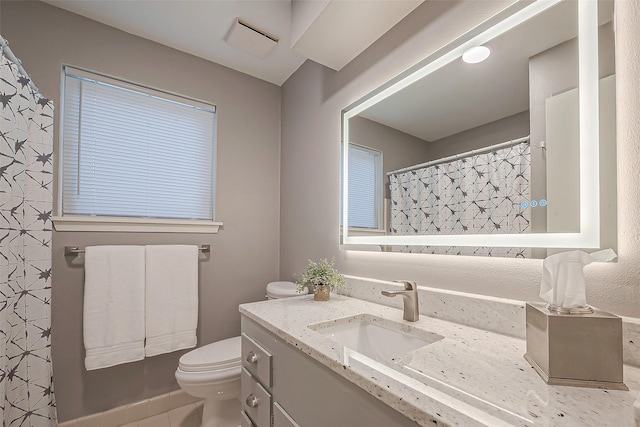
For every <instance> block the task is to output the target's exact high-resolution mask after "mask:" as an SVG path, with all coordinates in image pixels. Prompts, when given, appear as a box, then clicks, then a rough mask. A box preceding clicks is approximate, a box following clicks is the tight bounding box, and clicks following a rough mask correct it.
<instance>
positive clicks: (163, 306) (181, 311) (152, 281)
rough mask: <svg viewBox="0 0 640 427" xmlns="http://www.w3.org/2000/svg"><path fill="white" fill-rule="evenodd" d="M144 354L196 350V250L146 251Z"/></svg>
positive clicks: (155, 247) (157, 248) (178, 247)
mask: <svg viewBox="0 0 640 427" xmlns="http://www.w3.org/2000/svg"><path fill="white" fill-rule="evenodd" d="M146 257H147V262H146V265H147V267H146V269H147V279H146V281H147V292H146V331H147V332H146V336H147V343H146V346H145V354H146V355H147V356H155V355H157V354H163V353H170V352H172V351H176V350H180V349H184V348H191V347H195V346H196V328H197V326H198V247H197V246H191V245H153V246H147V247H146Z"/></svg>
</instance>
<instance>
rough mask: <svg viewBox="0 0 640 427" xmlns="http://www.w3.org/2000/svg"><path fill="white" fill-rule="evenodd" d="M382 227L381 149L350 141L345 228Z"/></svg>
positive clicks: (378, 228)
mask: <svg viewBox="0 0 640 427" xmlns="http://www.w3.org/2000/svg"><path fill="white" fill-rule="evenodd" d="M341 200H342V197H341ZM340 220H341V221H342V212H341V213H340ZM382 227H383V226H382V152H380V151H377V150H373V149H371V148H367V147H363V146H360V145H356V144H351V143H350V144H349V228H366V229H375V230H380V229H382Z"/></svg>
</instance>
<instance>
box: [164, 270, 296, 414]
mask: <svg viewBox="0 0 640 427" xmlns="http://www.w3.org/2000/svg"><path fill="white" fill-rule="evenodd" d="M296 289H297V286H296V284H295V283H292V282H271V283H269V284H268V285H267V298H268V299H279V298H287V297H291V296H299V295H300V293H298V292H297V291H296ZM240 356H241V348H240V337H233V338H228V339H226V340H222V341H217V342H214V343H211V344H207V345H205V346H203V347H199V348H196V349H195V350H191V351H190V352H188V353H186V354H184V355H182V357H180V361H179V364H178V369H177V370H176V380H177V381H178V384H179V385H180V388H182V389H183V390H184V391H185V392H186V393H187V394H190V395H191V396H194V397H199V398H202V399H204V406H203V408H202V427H237V426H238V425H239V424H240V400H239V397H240V369H241V367H242V362H241V361H240Z"/></svg>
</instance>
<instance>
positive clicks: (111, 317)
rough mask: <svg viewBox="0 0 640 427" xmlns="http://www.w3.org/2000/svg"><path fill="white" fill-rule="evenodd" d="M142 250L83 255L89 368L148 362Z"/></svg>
mask: <svg viewBox="0 0 640 427" xmlns="http://www.w3.org/2000/svg"><path fill="white" fill-rule="evenodd" d="M144 253H145V250H144V246H90V247H87V248H86V249H85V260H84V263H85V266H84V267H85V278H84V319H83V329H84V347H85V349H86V357H85V359H84V365H85V368H86V369H87V370H88V371H89V370H92V369H100V368H107V367H109V366H114V365H119V364H121V363H127V362H134V361H136V360H142V359H144V333H145V330H144V293H145V291H144V286H145V280H144V278H145V257H144Z"/></svg>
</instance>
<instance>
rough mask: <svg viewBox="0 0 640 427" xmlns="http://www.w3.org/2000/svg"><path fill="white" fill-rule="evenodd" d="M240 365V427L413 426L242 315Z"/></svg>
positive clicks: (385, 406) (397, 413) (359, 389)
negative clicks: (241, 366)
mask: <svg viewBox="0 0 640 427" xmlns="http://www.w3.org/2000/svg"><path fill="white" fill-rule="evenodd" d="M242 363H243V367H244V368H243V373H242V394H241V401H242V407H243V418H244V420H243V423H244V424H243V427H244V426H245V425H246V426H255V427H271V426H273V427H297V426H299V427H326V426H349V425H351V426H367V427H389V426H394V427H396V426H397V427H405V426H407V427H408V426H411V427H415V426H417V425H418V424H417V423H415V422H414V421H411V420H410V419H409V418H407V417H405V416H404V415H402V414H401V413H399V412H397V411H396V410H394V409H392V408H390V407H389V406H387V405H386V404H384V403H382V402H381V401H380V400H378V399H376V398H375V397H373V396H371V395H370V394H368V393H367V392H365V391H364V390H362V389H361V388H360V387H358V386H356V385H354V384H352V383H351V382H349V381H347V380H346V379H344V378H342V377H340V376H339V375H337V374H335V373H334V372H332V371H331V370H330V369H328V368H327V367H325V366H323V365H321V364H320V363H318V362H317V361H315V360H313V359H312V358H311V357H309V356H307V355H306V354H304V353H303V352H302V351H300V350H299V349H297V348H295V347H293V346H292V345H290V344H288V343H286V342H285V341H284V340H282V339H281V338H278V337H276V336H275V335H274V334H272V333H271V332H269V331H267V330H266V329H265V328H263V327H262V326H260V325H259V324H258V323H256V322H254V321H253V320H251V319H249V318H248V317H246V316H242ZM267 366H268V370H267V368H265V367H267ZM267 371H268V372H267ZM265 414H268V416H267V415H265ZM245 420H246V421H245ZM247 421H248V422H249V423H250V424H247Z"/></svg>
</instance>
